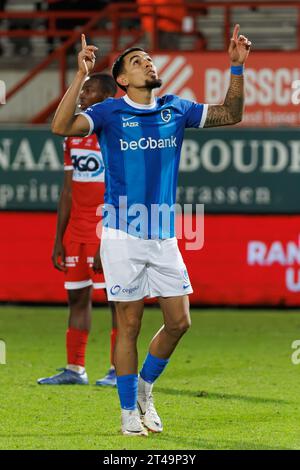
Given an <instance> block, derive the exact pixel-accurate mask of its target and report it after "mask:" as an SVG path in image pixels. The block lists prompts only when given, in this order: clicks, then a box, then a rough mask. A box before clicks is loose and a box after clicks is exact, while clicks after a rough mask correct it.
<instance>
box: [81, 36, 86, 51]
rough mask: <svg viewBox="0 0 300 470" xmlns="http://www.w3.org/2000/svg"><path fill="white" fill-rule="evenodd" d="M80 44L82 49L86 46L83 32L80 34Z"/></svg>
mask: <svg viewBox="0 0 300 470" xmlns="http://www.w3.org/2000/svg"><path fill="white" fill-rule="evenodd" d="M81 46H82V49H84V48H85V47H86V46H87V44H86V39H85V34H82V35H81Z"/></svg>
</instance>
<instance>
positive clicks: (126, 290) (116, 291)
mask: <svg viewBox="0 0 300 470" xmlns="http://www.w3.org/2000/svg"><path fill="white" fill-rule="evenodd" d="M138 288H139V286H134V287H129V288H124V289H122V287H121V286H120V285H119V284H115V285H114V286H112V288H111V289H110V293H111V295H117V294H119V293H120V292H121V293H122V294H125V295H132V294H133V293H134V292H136V291H137V290H138Z"/></svg>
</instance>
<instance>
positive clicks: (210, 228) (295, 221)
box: [0, 212, 300, 307]
mask: <svg viewBox="0 0 300 470" xmlns="http://www.w3.org/2000/svg"><path fill="white" fill-rule="evenodd" d="M192 217H193V219H195V216H192ZM204 220H205V224H204V227H205V228H204V232H205V233H204V247H203V248H202V249H201V250H196V251H193V250H187V242H188V241H190V240H187V239H185V238H183V239H182V240H179V247H180V249H181V252H182V254H183V257H184V260H185V262H186V265H187V268H188V271H189V275H190V279H191V282H192V285H193V288H194V293H193V294H192V295H191V303H192V304H197V305H201V304H202V305H228V306H229V305H247V306H248V305H250V306H255V305H265V306H294V307H295V306H298V307H299V306H300V238H299V237H300V233H299V227H300V216H297V215H290V216H280V215H270V216H266V215H214V214H207V215H206V216H205V219H204ZM55 221H56V216H55V214H54V213H40V212H36V213H32V212H28V213H26V212H2V214H1V231H0V243H1V258H0V301H11V302H18V301H20V302H21V301H23V302H24V301H27V302H65V301H66V293H65V291H64V288H63V281H64V275H63V273H60V272H58V271H56V270H55V269H54V268H53V266H52V263H51V252H52V247H53V241H54V235H55ZM179 222H180V221H178V223H179ZM193 223H195V220H193ZM94 298H95V300H97V301H100V302H104V301H105V296H104V293H103V292H102V291H95V292H94Z"/></svg>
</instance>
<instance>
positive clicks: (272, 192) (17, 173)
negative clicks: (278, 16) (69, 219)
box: [0, 128, 300, 214]
mask: <svg viewBox="0 0 300 470" xmlns="http://www.w3.org/2000/svg"><path fill="white" fill-rule="evenodd" d="M299 173H300V140H299V136H298V130H296V129H265V130H262V129H247V130H246V129H235V128H230V129H222V130H220V129H218V130H216V129H214V130H201V131H193V130H189V131H187V132H186V134H185V139H184V143H183V148H182V155H181V162H180V172H179V184H178V191H177V200H178V202H179V203H180V204H182V205H183V204H197V203H201V204H205V212H206V213H224V212H226V213H252V214H257V213H264V214H270V213H273V214H276V213H282V214H299V213H300V210H299V207H300V197H299V189H298V187H299ZM62 177H63V153H62V139H61V138H59V137H56V136H54V135H53V134H52V133H51V132H50V131H49V130H48V129H37V128H33V129H32V128H24V129H20V128H18V129H15V128H7V129H5V130H4V129H2V130H0V209H2V210H3V209H5V210H13V211H15V210H31V211H32V210H39V211H41V210H43V211H44V210H45V211H49V210H52V211H54V210H56V205H57V201H58V197H59V190H60V185H61V182H62Z"/></svg>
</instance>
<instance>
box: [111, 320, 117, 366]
mask: <svg viewBox="0 0 300 470" xmlns="http://www.w3.org/2000/svg"><path fill="white" fill-rule="evenodd" d="M117 332H118V330H117V328H113V329H112V330H111V333H110V363H111V365H112V366H113V365H114V364H115V362H114V352H115V346H116V339H117Z"/></svg>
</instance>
